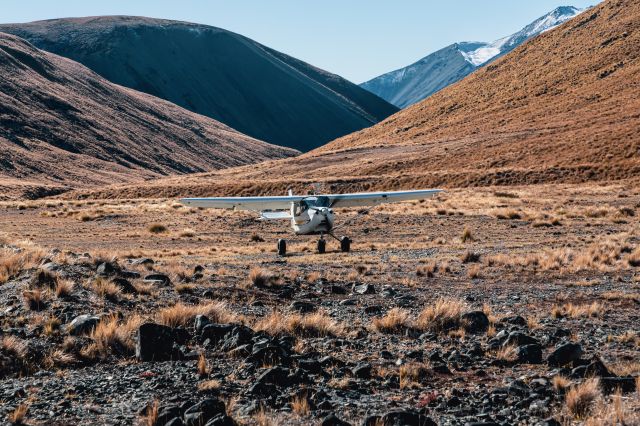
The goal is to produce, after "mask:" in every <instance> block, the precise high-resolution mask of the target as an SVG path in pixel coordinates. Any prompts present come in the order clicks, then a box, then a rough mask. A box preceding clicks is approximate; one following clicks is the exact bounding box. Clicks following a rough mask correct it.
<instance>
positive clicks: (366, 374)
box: [351, 362, 373, 379]
mask: <svg viewBox="0 0 640 426" xmlns="http://www.w3.org/2000/svg"><path fill="white" fill-rule="evenodd" d="M372 368H373V367H372V366H371V364H369V363H368V362H363V363H360V364H358V365H356V366H355V367H353V368H352V369H351V373H352V374H353V377H356V378H358V379H368V378H370V377H371V370H372Z"/></svg>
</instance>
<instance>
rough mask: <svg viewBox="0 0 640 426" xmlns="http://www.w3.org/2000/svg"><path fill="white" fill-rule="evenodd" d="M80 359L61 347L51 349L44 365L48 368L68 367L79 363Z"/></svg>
mask: <svg viewBox="0 0 640 426" xmlns="http://www.w3.org/2000/svg"><path fill="white" fill-rule="evenodd" d="M77 362H78V360H77V359H76V358H75V357H74V356H73V355H72V354H69V353H66V352H64V351H63V350H61V349H55V350H53V351H51V352H50V353H49V354H48V355H47V357H46V358H45V360H44V365H45V366H46V367H48V368H66V367H69V366H71V365H74V364H75V363H77Z"/></svg>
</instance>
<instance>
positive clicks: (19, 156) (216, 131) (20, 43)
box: [0, 33, 297, 196]
mask: <svg viewBox="0 0 640 426" xmlns="http://www.w3.org/2000/svg"><path fill="white" fill-rule="evenodd" d="M296 153H297V152H296V151H294V150H291V149H288V148H283V147H279V146H275V145H270V144H267V143H265V142H261V141H258V140H256V139H253V138H251V137H249V136H246V135H243V134H241V133H239V132H237V131H236V130H233V129H231V128H229V127H228V126H226V125H224V124H221V123H219V122H217V121H215V120H213V119H211V118H208V117H204V116H201V115H197V114H194V113H192V112H190V111H187V110H185V109H183V108H180V107H178V106H176V105H173V104H171V103H169V102H167V101H164V100H161V99H157V98H154V97H152V96H150V95H147V94H143V93H140V92H136V91H134V90H131V89H126V88H123V87H121V86H117V85H115V84H113V83H110V82H108V81H106V80H105V79H103V78H102V77H100V76H98V75H97V74H95V73H94V72H92V71H91V70H89V69H88V68H86V67H84V66H83V65H80V64H78V63H76V62H74V61H72V60H70V59H66V58H62V57H60V56H57V55H54V54H51V53H47V52H44V51H41V50H38V49H36V48H35V47H34V46H32V45H31V44H29V43H28V42H26V41H24V40H22V39H20V38H18V37H16V36H13V35H9V34H4V33H0V189H1V190H2V192H3V194H2V195H6V194H5V192H6V191H8V190H9V189H8V188H10V187H11V188H16V187H20V188H21V189H20V188H19V189H18V191H19V192H20V191H22V192H23V193H24V194H27V195H33V196H37V195H42V194H43V193H50V192H60V191H63V190H65V189H66V188H70V187H71V188H77V187H85V188H86V187H90V186H94V185H104V184H109V183H116V182H132V181H136V180H140V179H150V178H154V177H159V176H166V175H171V174H180V173H194V172H203V171H209V170H215V169H219V168H223V167H230V166H238V165H242V164H248V163H254V162H258V161H263V160H266V159H272V158H282V157H287V156H291V155H295V154H296ZM18 183H19V185H17V184H18ZM18 195H19V194H18Z"/></svg>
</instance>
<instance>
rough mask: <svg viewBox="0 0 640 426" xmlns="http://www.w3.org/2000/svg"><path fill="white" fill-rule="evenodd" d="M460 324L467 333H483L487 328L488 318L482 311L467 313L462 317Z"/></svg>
mask: <svg viewBox="0 0 640 426" xmlns="http://www.w3.org/2000/svg"><path fill="white" fill-rule="evenodd" d="M462 324H463V326H464V329H465V331H466V332H467V333H471V334H479V333H484V332H485V331H487V329H488V328H489V318H488V317H487V315H486V314H485V313H484V312H482V311H472V312H467V313H466V314H464V315H462Z"/></svg>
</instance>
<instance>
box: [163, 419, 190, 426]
mask: <svg viewBox="0 0 640 426" xmlns="http://www.w3.org/2000/svg"><path fill="white" fill-rule="evenodd" d="M158 424H160V423H158ZM164 426H184V422H183V421H182V418H181V417H174V418H173V419H171V420H169V421H168V422H167V423H165V424H164Z"/></svg>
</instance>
